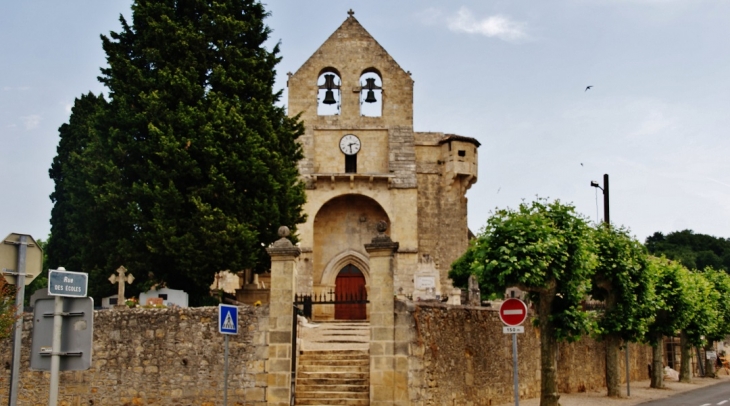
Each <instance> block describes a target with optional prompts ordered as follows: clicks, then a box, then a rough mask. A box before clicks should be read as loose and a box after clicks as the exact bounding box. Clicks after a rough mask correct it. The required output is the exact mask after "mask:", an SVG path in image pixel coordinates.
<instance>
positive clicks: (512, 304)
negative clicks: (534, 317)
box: [499, 299, 527, 326]
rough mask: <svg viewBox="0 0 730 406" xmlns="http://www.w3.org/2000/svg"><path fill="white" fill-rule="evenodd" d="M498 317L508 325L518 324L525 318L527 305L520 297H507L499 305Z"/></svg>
mask: <svg viewBox="0 0 730 406" xmlns="http://www.w3.org/2000/svg"><path fill="white" fill-rule="evenodd" d="M499 318H500V319H502V323H504V324H506V325H508V326H519V325H520V324H522V323H523V322H524V321H525V319H526V318H527V305H526V304H525V302H523V301H522V300H520V299H507V300H505V301H504V303H502V306H500V307H499Z"/></svg>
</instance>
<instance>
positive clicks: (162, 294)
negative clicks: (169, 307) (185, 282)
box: [157, 293, 167, 300]
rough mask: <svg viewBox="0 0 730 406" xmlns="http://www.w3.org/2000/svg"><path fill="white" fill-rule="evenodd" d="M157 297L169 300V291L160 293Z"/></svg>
mask: <svg viewBox="0 0 730 406" xmlns="http://www.w3.org/2000/svg"><path fill="white" fill-rule="evenodd" d="M157 297H159V298H160V299H162V300H167V293H160V294H158V295H157Z"/></svg>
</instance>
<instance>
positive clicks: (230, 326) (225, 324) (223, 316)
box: [218, 304, 238, 334]
mask: <svg viewBox="0 0 730 406" xmlns="http://www.w3.org/2000/svg"><path fill="white" fill-rule="evenodd" d="M218 332H219V333H221V334H238V306H232V305H224V304H219V305H218Z"/></svg>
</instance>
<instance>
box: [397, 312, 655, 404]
mask: <svg viewBox="0 0 730 406" xmlns="http://www.w3.org/2000/svg"><path fill="white" fill-rule="evenodd" d="M396 332H397V333H396V341H397V342H396V343H395V348H396V358H399V359H403V358H405V357H407V359H408V368H409V374H408V375H409V376H408V383H409V388H408V390H409V397H410V404H411V405H414V406H420V405H445V404H449V405H450V404H454V405H496V404H500V403H508V402H510V401H512V400H513V399H514V395H513V378H512V373H513V371H512V335H511V334H503V333H502V323H501V321H500V320H499V315H498V313H497V311H496V309H489V308H482V307H467V306H445V305H440V304H423V303H415V304H414V303H412V302H400V301H399V302H396ZM517 338H518V340H517V348H518V350H517V351H518V369H519V391H520V398H523V399H524V398H534V397H539V396H540V349H539V348H540V342H539V331H538V329H537V328H534V327H532V326H530V325H526V326H525V333H524V334H518V335H517ZM630 354H631V360H630V364H631V379H632V380H639V379H646V373H647V372H646V365H647V363H648V362H649V360H650V359H651V348H650V347H648V346H642V345H631V347H630ZM621 359H622V360H623V356H622V358H621ZM558 365H559V366H558V387H559V390H560V392H562V393H570V392H579V391H586V390H594V389H600V388H603V387H605V376H604V370H605V349H604V346H603V343H601V342H596V341H595V340H593V339H591V338H584V339H582V340H580V341H578V342H576V343H572V344H567V343H562V344H561V345H560V349H559V362H558ZM622 368H623V362H622ZM624 376H625V372H623V370H622V372H621V377H622V379H623V378H624Z"/></svg>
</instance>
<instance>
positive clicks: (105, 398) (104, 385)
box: [0, 306, 269, 406]
mask: <svg viewBox="0 0 730 406" xmlns="http://www.w3.org/2000/svg"><path fill="white" fill-rule="evenodd" d="M268 312H269V310H268V307H266V306H264V307H260V308H255V307H249V306H241V307H240V308H239V313H238V315H239V320H238V322H239V332H240V333H239V335H235V336H234V335H232V336H229V361H228V379H229V381H228V402H229V403H228V404H229V405H243V404H244V399H245V404H246V405H262V404H265V391H266V385H267V375H266V358H267V354H268V352H267V347H266V330H267V329H266V327H265V326H266V324H267V323H268ZM31 328H32V315H30V314H26V316H25V319H24V323H23V348H22V364H21V371H20V372H21V376H20V391H19V396H18V405H20V406H31V405H32V406H36V405H46V404H47V403H48V390H49V382H50V373H48V372H42V371H30V370H29V356H30V345H31ZM0 345H2V348H5V349H10V348H11V345H12V344H11V341H10V340H6V341H4V342H0ZM93 346H94V348H93V355H92V367H91V368H90V369H89V370H87V371H68V372H61V376H60V384H59V386H60V392H59V405H62V406H76V405H79V406H80V405H84V406H87V405H94V406H98V405H114V406H120V405H125V406H126V405H135V406H137V405H160V406H163V405H209V406H213V405H219V404H222V401H223V374H224V337H223V335H222V334H220V333H218V309H217V308H216V307H204V308H186V309H142V308H137V309H122V310H104V311H95V312H94V344H93ZM11 359H12V356H11V351H6V350H3V351H2V352H1V353H0V399H3V401H4V399H7V398H8V390H9V386H10V383H9V380H10V365H11Z"/></svg>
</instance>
